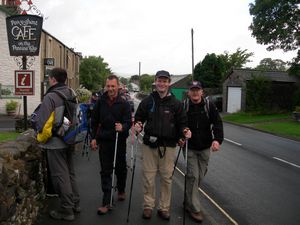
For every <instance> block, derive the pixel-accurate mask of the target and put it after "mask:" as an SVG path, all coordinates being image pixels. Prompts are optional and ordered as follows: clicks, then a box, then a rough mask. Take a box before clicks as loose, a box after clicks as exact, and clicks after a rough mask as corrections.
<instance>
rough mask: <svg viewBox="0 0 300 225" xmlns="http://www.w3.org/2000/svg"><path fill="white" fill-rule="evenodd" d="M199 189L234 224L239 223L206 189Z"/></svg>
mask: <svg viewBox="0 0 300 225" xmlns="http://www.w3.org/2000/svg"><path fill="white" fill-rule="evenodd" d="M176 169H177V170H178V172H179V173H181V175H182V176H184V173H183V172H182V171H181V170H180V169H179V168H178V167H176ZM198 190H199V191H200V192H201V193H202V194H203V195H204V196H205V197H206V198H207V199H208V200H209V201H210V202H211V203H212V204H213V205H215V206H216V207H217V209H219V210H220V211H221V213H223V215H224V216H226V217H227V219H229V220H230V222H231V223H232V224H234V225H238V223H237V222H236V221H235V220H234V219H233V218H232V217H231V216H230V215H229V214H228V213H227V212H226V211H225V210H224V209H223V208H222V207H221V206H219V204H218V203H216V202H215V201H214V200H213V199H212V198H211V197H210V196H209V195H208V194H207V193H206V192H205V191H203V190H202V189H201V188H198Z"/></svg>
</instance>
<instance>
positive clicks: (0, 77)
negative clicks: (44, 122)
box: [0, 1, 82, 115]
mask: <svg viewBox="0 0 300 225" xmlns="http://www.w3.org/2000/svg"><path fill="white" fill-rule="evenodd" d="M5 2H7V1H2V2H1V3H2V4H0V114H5V113H6V109H5V104H6V102H7V101H9V100H11V99H12V100H15V101H18V102H19V107H18V109H17V114H19V115H23V101H22V96H15V95H14V86H15V81H14V73H15V70H20V69H21V68H20V65H21V64H20V62H21V57H14V56H10V54H9V47H8V39H7V31H6V17H7V16H9V15H12V14H13V10H11V8H8V7H6V6H4V5H3V3H4V4H5ZM8 2H10V1H8ZM81 57H82V56H81V53H78V52H75V51H74V49H72V48H69V47H67V46H66V45H65V44H64V43H62V42H61V41H60V40H58V39H57V38H55V37H54V36H53V35H51V34H50V33H48V32H47V31H45V30H42V34H41V41H40V52H39V56H35V57H28V58H27V61H28V64H27V65H28V67H29V68H28V69H29V70H33V71H34V95H29V96H27V113H28V115H30V114H31V113H32V112H33V110H34V109H35V108H36V106H37V105H38V104H39V103H40V102H41V100H42V98H43V95H44V93H45V92H46V90H47V88H48V80H47V79H48V73H49V70H50V69H51V68H53V67H62V68H64V69H66V70H67V72H68V80H67V83H68V85H69V86H70V87H72V88H73V89H76V88H78V87H79V64H80V59H81ZM53 63H54V64H53Z"/></svg>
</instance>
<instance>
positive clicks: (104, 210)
mask: <svg viewBox="0 0 300 225" xmlns="http://www.w3.org/2000/svg"><path fill="white" fill-rule="evenodd" d="M108 211H109V205H106V206H102V207H100V208H98V210H97V214H98V215H105V214H107V213H108Z"/></svg>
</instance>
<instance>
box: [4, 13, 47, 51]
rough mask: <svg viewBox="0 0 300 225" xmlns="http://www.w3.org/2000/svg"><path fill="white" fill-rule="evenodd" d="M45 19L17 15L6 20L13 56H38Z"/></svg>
mask: <svg viewBox="0 0 300 225" xmlns="http://www.w3.org/2000/svg"><path fill="white" fill-rule="evenodd" d="M42 25H43V18H42V17H40V16H35V15H15V16H10V17H7V18H6V29H7V37H8V45H9V53H10V55H11V56H37V55H39V50H40V39H41V32H42Z"/></svg>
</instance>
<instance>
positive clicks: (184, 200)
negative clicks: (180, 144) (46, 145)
mask: <svg viewBox="0 0 300 225" xmlns="http://www.w3.org/2000/svg"><path fill="white" fill-rule="evenodd" d="M187 153H188V139H186V140H185V159H184V162H185V173H184V197H183V202H184V204H183V221H182V222H183V225H185V210H186V175H187V157H188V154H187Z"/></svg>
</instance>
